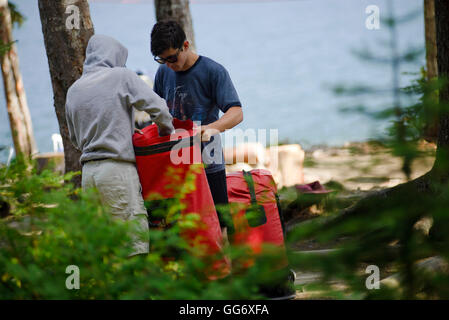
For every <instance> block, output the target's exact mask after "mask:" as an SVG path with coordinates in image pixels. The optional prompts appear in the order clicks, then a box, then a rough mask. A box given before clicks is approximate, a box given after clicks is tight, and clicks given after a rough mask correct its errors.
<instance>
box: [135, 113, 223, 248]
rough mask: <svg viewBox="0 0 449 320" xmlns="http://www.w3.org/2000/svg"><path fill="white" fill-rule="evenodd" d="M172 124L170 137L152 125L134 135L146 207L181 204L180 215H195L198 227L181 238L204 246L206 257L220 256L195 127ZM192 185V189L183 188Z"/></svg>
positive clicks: (218, 232) (219, 239)
mask: <svg viewBox="0 0 449 320" xmlns="http://www.w3.org/2000/svg"><path fill="white" fill-rule="evenodd" d="M173 125H174V127H175V129H177V132H176V133H174V134H172V135H169V136H164V137H161V136H159V134H158V129H157V126H156V125H155V124H153V125H150V126H147V127H145V128H143V129H142V132H143V135H142V134H139V133H136V134H134V135H133V145H134V152H135V155H136V166H137V172H138V174H139V178H140V184H141V185H142V196H143V199H144V200H145V205H146V206H147V208H148V205H150V206H151V207H152V208H153V207H154V206H155V205H156V207H157V206H158V203H159V204H160V203H167V200H176V201H178V202H180V203H181V204H182V205H184V209H182V210H181V213H182V214H187V213H198V214H199V216H200V221H201V223H200V227H199V228H198V229H197V230H191V231H189V232H188V233H186V234H184V235H183V236H185V237H186V239H187V241H188V242H189V244H191V245H192V246H193V245H199V244H200V245H201V246H203V247H205V248H206V252H204V254H205V255H212V254H215V253H219V252H220V251H221V250H222V233H221V228H220V224H219V221H218V216H217V213H216V211H215V206H214V201H213V198H212V195H211V192H210V189H209V185H208V182H207V177H206V174H205V171H204V168H203V165H202V163H201V150H200V148H201V146H200V143H199V141H200V140H199V138H198V141H196V139H197V138H195V134H196V133H197V131H198V128H197V127H196V126H195V124H194V123H193V122H192V121H190V120H186V121H181V120H178V119H174V120H173ZM180 129H182V130H180ZM192 178H193V180H192ZM189 181H190V182H189ZM192 183H193V188H191V189H185V187H186V186H187V185H189V184H192ZM180 193H183V196H182V197H179V194H180ZM168 203H169V204H170V201H168ZM151 211H152V210H149V215H150V216H151ZM153 218H154V217H153ZM155 219H156V220H157V219H158V218H155ZM162 220H163V219H162ZM159 222H160V221H159ZM150 223H154V221H153V222H151V221H150Z"/></svg>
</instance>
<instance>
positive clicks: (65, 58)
mask: <svg viewBox="0 0 449 320" xmlns="http://www.w3.org/2000/svg"><path fill="white" fill-rule="evenodd" d="M69 6H75V7H76V8H77V9H78V12H79V15H78V14H77V11H71V8H72V9H73V8H74V7H70V8H68V9H67V7H69ZM39 12H40V17H41V23H42V32H43V34H44V41H45V48H46V51H47V58H48V64H49V68H50V75H51V81H52V86H53V94H54V107H55V112H56V116H57V118H58V123H59V131H60V133H61V136H62V141H63V144H64V160H65V171H66V172H69V171H79V170H81V164H80V163H79V159H80V156H81V154H80V152H79V151H78V150H76V149H75V147H74V146H73V145H72V143H71V142H70V139H69V132H68V128H67V123H66V118H65V101H66V95H67V90H68V89H69V87H70V86H71V85H72V84H73V83H74V82H75V81H76V80H77V79H78V78H80V77H81V74H82V72H83V64H84V59H85V52H86V47H87V43H88V42H89V39H90V37H91V36H92V35H93V34H94V27H93V24H92V20H91V18H90V11H89V4H88V2H87V0H60V1H53V0H39ZM74 14H75V15H76V16H75V18H76V17H78V18H79V25H78V26H75V28H68V27H67V21H68V19H72V18H73V17H74V16H73V15H74ZM69 26H70V24H69ZM72 26H73V25H72ZM74 182H75V184H76V185H77V186H79V185H80V184H81V180H80V177H79V176H78V177H77V179H76V180H75V181H74Z"/></svg>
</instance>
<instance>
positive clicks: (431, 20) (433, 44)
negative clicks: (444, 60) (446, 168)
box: [423, 0, 439, 142]
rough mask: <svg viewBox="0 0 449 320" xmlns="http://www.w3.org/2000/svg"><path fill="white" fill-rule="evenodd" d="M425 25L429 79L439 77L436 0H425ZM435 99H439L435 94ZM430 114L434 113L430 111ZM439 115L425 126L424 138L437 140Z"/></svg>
mask: <svg viewBox="0 0 449 320" xmlns="http://www.w3.org/2000/svg"><path fill="white" fill-rule="evenodd" d="M424 27H425V37H426V69H427V79H428V80H431V79H435V78H437V77H438V63H437V40H436V24H435V0H424ZM434 98H435V100H437V99H438V96H437V94H435V97H434ZM430 114H433V112H432V113H430ZM438 122H439V119H438V118H437V117H432V119H430V120H429V121H428V122H427V123H426V125H425V128H424V136H423V137H424V139H426V140H427V141H429V142H436V141H437V137H438Z"/></svg>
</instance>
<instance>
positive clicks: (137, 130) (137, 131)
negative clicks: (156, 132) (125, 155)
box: [134, 128, 143, 134]
mask: <svg viewBox="0 0 449 320" xmlns="http://www.w3.org/2000/svg"><path fill="white" fill-rule="evenodd" d="M134 133H138V134H143V132H142V130H140V129H137V128H134Z"/></svg>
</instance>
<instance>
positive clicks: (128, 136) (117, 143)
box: [66, 35, 174, 254]
mask: <svg viewBox="0 0 449 320" xmlns="http://www.w3.org/2000/svg"><path fill="white" fill-rule="evenodd" d="M127 57H128V50H127V49H126V48H125V47H124V46H123V45H122V44H120V43H119V42H118V41H116V40H115V39H113V38H111V37H108V36H104V35H94V36H92V38H91V39H90V40H89V43H88V45H87V50H86V60H85V62H84V69H83V74H82V76H81V78H80V79H78V80H77V81H76V82H75V83H73V85H72V86H71V87H70V88H69V90H68V92H67V99H66V120H67V125H68V129H69V134H70V140H71V141H72V143H73V145H74V146H75V147H76V148H77V149H78V150H80V151H81V152H82V155H81V158H80V162H81V164H82V166H83V169H82V187H83V189H84V190H85V189H87V188H91V187H95V188H97V189H98V191H99V192H100V194H101V196H102V200H103V202H104V203H105V205H107V206H108V207H109V208H110V211H111V213H112V214H113V215H114V216H116V217H117V218H119V219H123V220H137V221H138V223H137V224H138V226H139V231H142V232H143V233H147V231H148V223H147V212H146V209H145V207H144V205H143V198H142V194H141V185H140V181H139V177H138V175H137V170H136V166H135V162H136V160H135V155H134V150H133V144H132V135H133V133H134V129H135V128H134V121H133V119H134V111H133V109H134V108H133V107H135V108H136V109H138V110H140V111H146V112H147V113H148V114H149V115H150V117H151V120H152V121H153V122H154V123H156V125H157V126H158V129H159V134H160V135H168V134H170V133H172V132H174V128H173V125H172V116H171V115H170V113H169V110H168V108H167V105H166V102H165V100H164V99H162V98H160V97H159V96H158V95H157V94H155V93H154V91H153V90H151V88H149V87H148V85H147V84H146V83H145V82H144V81H143V80H141V79H140V78H139V77H138V76H137V75H136V73H135V72H133V71H131V70H129V69H126V67H125V63H126V60H127ZM132 238H133V253H132V254H140V253H147V252H148V249H149V243H148V239H139V238H138V237H137V235H133V236H132Z"/></svg>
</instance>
